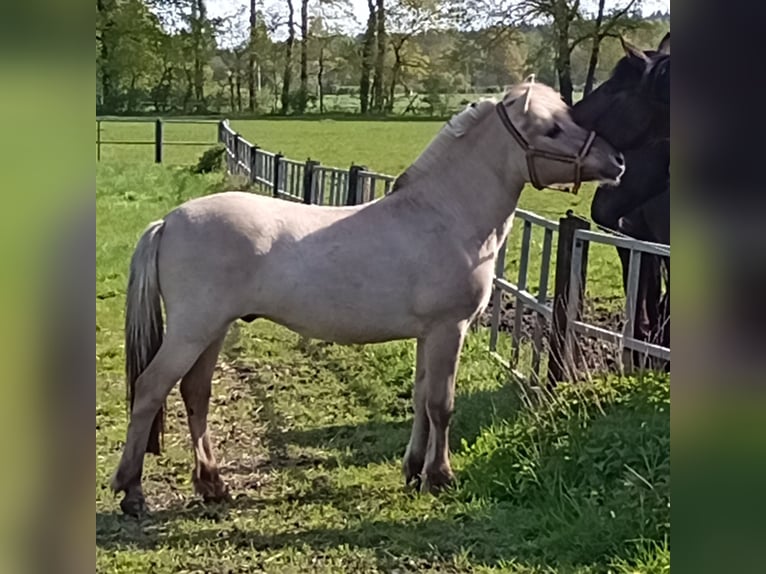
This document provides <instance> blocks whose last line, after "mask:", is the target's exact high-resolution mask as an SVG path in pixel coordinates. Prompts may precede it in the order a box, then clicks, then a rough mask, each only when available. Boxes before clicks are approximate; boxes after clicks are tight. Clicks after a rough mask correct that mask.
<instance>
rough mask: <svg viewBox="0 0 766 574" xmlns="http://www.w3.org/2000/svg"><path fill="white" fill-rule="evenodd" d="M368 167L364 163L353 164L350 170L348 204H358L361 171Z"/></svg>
mask: <svg viewBox="0 0 766 574" xmlns="http://www.w3.org/2000/svg"><path fill="white" fill-rule="evenodd" d="M365 169H367V168H366V167H364V166H362V165H354V164H352V165H351V167H350V168H349V170H348V195H347V196H346V205H356V204H357V203H358V202H359V172H360V171H364V170H365Z"/></svg>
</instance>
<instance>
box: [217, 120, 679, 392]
mask: <svg viewBox="0 0 766 574" xmlns="http://www.w3.org/2000/svg"><path fill="white" fill-rule="evenodd" d="M218 140H219V142H221V143H222V144H223V145H224V146H225V153H226V167H227V170H228V172H229V173H232V174H239V175H242V176H244V177H246V178H248V179H249V180H250V182H251V183H252V184H255V185H256V186H257V187H259V189H260V190H261V191H262V192H265V193H270V194H271V195H273V196H274V197H279V198H282V199H286V200H290V201H299V202H303V203H313V204H321V205H356V204H359V203H364V202H367V201H371V200H373V199H375V198H378V197H381V196H383V195H386V194H389V193H391V189H392V185H393V182H394V180H395V178H394V177H392V176H390V175H384V174H380V173H376V172H372V171H368V170H367V169H366V167H364V166H358V165H352V166H351V167H350V168H349V169H348V170H342V169H339V168H334V167H325V166H322V165H320V163H319V162H317V161H314V160H311V159H309V160H307V161H305V162H298V161H295V160H291V159H287V158H285V157H284V156H283V155H282V154H281V153H272V152H268V151H265V150H263V149H261V148H260V147H259V146H257V145H254V144H252V143H250V142H248V141H247V140H245V139H244V138H243V137H241V136H240V135H239V134H237V133H236V132H235V131H234V130H232V129H231V127H230V126H229V123H228V122H227V121H225V120H224V121H222V122H220V123H219V126H218ZM515 219H516V221H521V222H523V229H522V238H521V253H520V257H519V272H518V278H517V281H516V282H515V283H514V282H513V281H511V280H510V279H508V278H506V277H505V261H506V251H507V243H506V244H504V245H503V246H502V247H501V249H500V252H499V255H498V258H497V264H496V269H495V279H494V285H493V287H494V288H493V294H492V298H491V316H490V320H489V329H490V341H489V348H490V352H491V353H492V354H493V356H494V357H496V358H497V359H499V360H500V361H501V362H503V364H505V365H506V366H508V367H509V368H510V369H511V370H512V371H513V372H514V373H515V374H516V375H517V376H519V377H521V378H524V379H528V380H532V381H544V380H547V381H549V382H555V381H562V380H574V379H576V378H577V377H578V370H579V367H580V364H581V362H582V361H581V357H579V356H578V348H579V347H578V344H577V343H578V341H580V340H581V339H582V338H583V337H587V338H591V339H597V340H601V341H604V342H606V343H609V344H611V345H613V346H614V347H615V349H616V352H617V354H618V356H621V357H622V366H623V367H627V368H628V369H631V368H633V367H635V366H636V365H633V364H632V359H631V357H632V352H633V351H638V352H639V353H643V354H644V355H645V356H646V357H654V358H655V359H659V360H661V361H670V348H668V347H663V346H661V345H656V344H652V343H648V342H645V341H640V340H638V339H636V338H634V337H633V325H634V323H635V318H636V301H637V293H638V283H639V281H638V280H639V269H640V264H641V257H642V256H646V255H651V256H660V257H667V258H669V257H670V247H669V246H667V245H660V244H656V243H649V242H645V241H639V240H636V239H632V238H629V237H625V236H618V235H615V234H610V233H603V232H598V231H591V230H590V224H589V223H588V222H587V221H586V220H584V219H582V218H580V217H577V216H575V215H573V214H572V213H571V212H568V213H567V215H566V216H565V217H562V218H561V219H560V220H559V221H558V222H556V221H551V220H549V219H545V218H543V217H540V216H539V215H536V214H534V213H531V212H529V211H525V210H521V209H518V210H516V213H515ZM535 227H537V228H539V229H541V230H542V232H543V242H542V252H541V254H540V276H539V282H538V289H537V292H536V293H532V292H530V291H529V285H530V281H529V268H530V260H531V245H532V232H533V228H535ZM592 243H599V244H604V245H610V246H614V247H621V248H624V249H627V250H628V251H629V252H630V265H629V270H628V283H627V296H626V298H625V304H624V314H625V317H626V320H625V321H624V324H623V327H622V329H621V331H615V330H610V329H608V328H605V327H603V326H600V325H596V324H592V323H588V322H586V321H584V320H583V318H582V309H583V300H584V293H585V278H586V272H587V265H588V262H587V261H588V258H587V255H588V247H589V245H590V244H592ZM554 249H555V254H556V265H555V269H551V267H552V261H553V254H554ZM551 279H553V281H552V282H551ZM551 283H552V287H553V297H552V298H551V297H550V296H549V295H550V291H551ZM503 293H507V294H509V295H510V296H512V297H513V299H514V303H515V306H514V316H513V326H512V327H511V329H510V334H511V350H510V353H511V356H510V358H509V359H508V358H505V357H503V356H501V354H500V353H499V352H498V339H499V336H500V332H501V323H502V321H501V313H502V296H503ZM527 309H528V310H530V311H531V312H532V314H533V315H534V320H533V323H534V326H533V333H532V337H531V360H530V361H529V362H528V363H527V364H525V365H524V366H523V367H521V365H520V350H521V346H522V340H523V339H524V337H523V333H522V331H523V328H522V327H523V321H524V313H525V310H527ZM544 355H545V357H544ZM544 358H545V363H547V365H546V366H547V372H545V373H544V372H543V371H542V365H543V359H544Z"/></svg>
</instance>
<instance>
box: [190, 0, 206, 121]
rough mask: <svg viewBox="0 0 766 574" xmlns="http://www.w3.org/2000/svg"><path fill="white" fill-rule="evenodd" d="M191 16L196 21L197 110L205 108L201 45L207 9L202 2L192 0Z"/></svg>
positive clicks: (195, 71)
mask: <svg viewBox="0 0 766 574" xmlns="http://www.w3.org/2000/svg"><path fill="white" fill-rule="evenodd" d="M192 6H193V16H194V17H195V20H196V34H195V38H194V98H195V99H196V100H197V108H198V109H204V108H205V74H204V71H205V62H204V58H203V54H202V51H203V47H204V46H203V44H204V33H205V29H204V28H205V22H206V21H207V8H206V7H205V1H204V0H194V3H193V4H192Z"/></svg>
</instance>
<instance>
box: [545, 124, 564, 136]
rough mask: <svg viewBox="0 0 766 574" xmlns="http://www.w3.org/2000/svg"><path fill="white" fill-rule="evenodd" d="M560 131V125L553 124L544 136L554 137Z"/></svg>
mask: <svg viewBox="0 0 766 574" xmlns="http://www.w3.org/2000/svg"><path fill="white" fill-rule="evenodd" d="M560 133H561V126H560V125H558V124H553V127H552V128H551V129H549V130H548V132H547V133H546V134H545V135H546V137H549V138H555V137H556V136H558V135H559V134H560Z"/></svg>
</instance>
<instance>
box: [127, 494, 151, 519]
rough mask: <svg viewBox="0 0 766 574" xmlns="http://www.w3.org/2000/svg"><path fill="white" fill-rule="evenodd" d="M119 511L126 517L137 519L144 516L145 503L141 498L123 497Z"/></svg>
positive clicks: (145, 510)
mask: <svg viewBox="0 0 766 574" xmlns="http://www.w3.org/2000/svg"><path fill="white" fill-rule="evenodd" d="M120 509H121V510H122V512H123V513H124V514H125V515H127V516H133V517H134V518H138V517H140V516H142V515H144V514H146V512H147V509H146V501H145V500H144V497H143V496H127V495H126V496H125V497H124V498H123V499H122V501H120Z"/></svg>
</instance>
